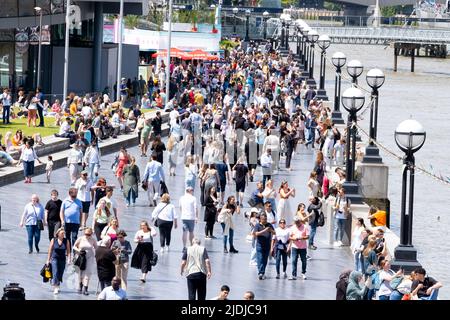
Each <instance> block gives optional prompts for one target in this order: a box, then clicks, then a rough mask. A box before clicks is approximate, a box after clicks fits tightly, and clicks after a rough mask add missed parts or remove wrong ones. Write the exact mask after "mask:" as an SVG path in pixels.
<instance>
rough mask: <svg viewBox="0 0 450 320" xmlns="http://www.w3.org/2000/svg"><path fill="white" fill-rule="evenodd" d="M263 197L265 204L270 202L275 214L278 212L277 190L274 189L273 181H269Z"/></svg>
mask: <svg viewBox="0 0 450 320" xmlns="http://www.w3.org/2000/svg"><path fill="white" fill-rule="evenodd" d="M262 195H263V197H264V203H265V202H266V201H269V202H270V204H271V205H272V210H273V212H275V213H277V212H276V207H277V206H276V201H275V199H276V197H277V190H275V188H274V187H273V181H272V179H269V180H267V181H266V186H265V189H264V191H263V192H262Z"/></svg>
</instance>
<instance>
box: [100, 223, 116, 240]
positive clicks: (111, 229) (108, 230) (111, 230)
mask: <svg viewBox="0 0 450 320" xmlns="http://www.w3.org/2000/svg"><path fill="white" fill-rule="evenodd" d="M118 232H119V221H118V220H117V219H116V218H113V219H111V221H109V223H108V225H107V226H106V227H104V228H103V230H102V233H101V235H100V238H102V239H103V238H105V237H106V236H108V237H110V238H111V242H112V241H115V240H116V239H117V233H118Z"/></svg>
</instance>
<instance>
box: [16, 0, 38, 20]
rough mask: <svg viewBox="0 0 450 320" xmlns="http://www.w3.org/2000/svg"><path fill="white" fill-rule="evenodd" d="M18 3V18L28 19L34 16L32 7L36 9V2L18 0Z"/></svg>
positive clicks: (32, 0)
mask: <svg viewBox="0 0 450 320" xmlns="http://www.w3.org/2000/svg"><path fill="white" fill-rule="evenodd" d="M18 3H19V16H21V17H29V16H34V15H36V12H35V11H34V7H36V2H35V1H34V0H31V1H30V0H18Z"/></svg>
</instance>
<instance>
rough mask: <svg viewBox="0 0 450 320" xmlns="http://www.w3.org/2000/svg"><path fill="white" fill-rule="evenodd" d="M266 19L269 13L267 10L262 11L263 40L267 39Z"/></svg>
mask: <svg viewBox="0 0 450 320" xmlns="http://www.w3.org/2000/svg"><path fill="white" fill-rule="evenodd" d="M267 19H269V13H268V12H267V11H264V12H263V21H264V40H266V39H267Z"/></svg>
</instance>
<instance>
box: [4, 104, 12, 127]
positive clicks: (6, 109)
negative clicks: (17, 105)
mask: <svg viewBox="0 0 450 320" xmlns="http://www.w3.org/2000/svg"><path fill="white" fill-rule="evenodd" d="M10 111H11V106H5V105H4V106H3V124H6V123H9V114H10Z"/></svg>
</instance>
